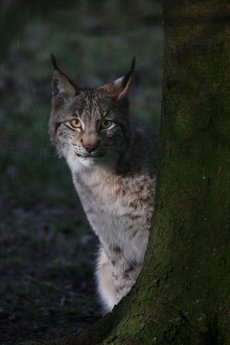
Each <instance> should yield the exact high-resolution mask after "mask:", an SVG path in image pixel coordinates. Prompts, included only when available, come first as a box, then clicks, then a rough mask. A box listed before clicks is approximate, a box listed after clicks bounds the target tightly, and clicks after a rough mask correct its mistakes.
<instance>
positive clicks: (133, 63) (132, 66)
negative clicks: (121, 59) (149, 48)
mask: <svg viewBox="0 0 230 345" xmlns="http://www.w3.org/2000/svg"><path fill="white" fill-rule="evenodd" d="M135 64H136V57H135V56H134V57H133V58H132V62H131V68H130V70H129V71H128V73H126V75H125V76H124V79H123V81H122V85H123V87H125V86H126V85H127V83H128V82H129V80H130V78H132V77H133V75H134V73H135V70H134V69H135Z"/></svg>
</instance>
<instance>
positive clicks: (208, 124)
mask: <svg viewBox="0 0 230 345" xmlns="http://www.w3.org/2000/svg"><path fill="white" fill-rule="evenodd" d="M164 30H165V36H164V39H165V53H164V81H163V109H162V125H161V142H162V145H161V152H160V162H159V165H160V168H159V176H158V190H157V205H156V212H155V216H154V219H153V227H152V232H151V236H150V241H149V246H148V251H147V255H146V260H145V265H144V269H143V271H142V273H141V275H140V278H139V279H138V282H137V284H136V286H135V287H134V289H133V290H132V291H131V293H130V294H129V295H128V296H127V297H126V298H125V299H124V300H123V301H122V303H120V304H119V305H118V306H117V307H116V308H115V309H114V312H113V313H112V314H110V315H107V316H106V317H104V318H103V319H101V320H100V321H99V322H97V323H96V324H94V325H93V326H92V327H90V328H89V329H88V331H87V332H85V333H82V334H81V335H70V336H69V337H66V338H63V339H59V340H54V341H51V342H49V343H48V344H49V345H54V344H55V345H67V344H68V345H74V344H78V345H80V344H84V345H88V344H90V345H92V344H95V345H96V344H113V345H136V344H147V345H148V344H156V345H169V344H173V345H182V344H186V345H190V344H191V345H195V344H205V345H206V344H207V345H211V344H218V345H219V344H222V345H223V344H224V345H227V344H230V326H229V325H230V294H229V286H230V267H229V257H230V247H229V244H230V235H229V225H230V103H229V102H230V91H229V90H230V5H229V3H227V1H220V0H210V1H207V0H204V1H200V0H199V1H192V0H190V1H189V0H187V1H182V0H177V1H176V0H165V1H164ZM30 344H31V345H32V344H33V343H30ZM37 345H38V344H37Z"/></svg>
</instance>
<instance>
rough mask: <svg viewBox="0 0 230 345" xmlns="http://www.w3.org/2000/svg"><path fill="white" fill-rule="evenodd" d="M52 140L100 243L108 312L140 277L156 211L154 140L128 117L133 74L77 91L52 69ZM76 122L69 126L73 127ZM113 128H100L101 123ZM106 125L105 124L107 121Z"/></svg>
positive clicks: (103, 293)
mask: <svg viewBox="0 0 230 345" xmlns="http://www.w3.org/2000/svg"><path fill="white" fill-rule="evenodd" d="M54 67H55V71H54V75H53V80H52V111H51V117H50V121H49V131H50V137H51V140H52V141H53V143H54V144H55V145H56V148H57V151H58V153H59V155H61V156H64V158H65V159H66V161H67V164H68V165H69V168H70V170H71V173H72V178H73V183H74V186H75V188H76V190H77V192H78V195H79V197H80V200H81V202H82V205H83V208H84V210H85V213H86V216H87V218H88V220H89V223H90V225H91V227H92V229H93V230H94V232H95V233H96V235H97V236H98V238H99V241H100V250H99V254H98V259H97V268H96V277H97V283H98V292H99V295H100V298H101V301H102V304H103V306H104V311H105V312H108V311H111V310H112V309H113V307H114V305H115V304H117V303H118V302H119V301H120V299H121V298H122V297H124V296H125V295H126V294H127V293H128V292H129V291H130V289H131V287H132V286H133V285H134V283H135V281H136V280H137V277H138V275H139V273H140V271H141V268H142V265H143V260H144V256H145V251H146V247H147V243H148V236H149V230H150V223H151V217H152V213H153V209H154V194H155V162H156V155H157V145H158V142H157V137H156V135H155V133H154V131H153V130H152V129H150V128H149V127H147V126H145V125H144V124H141V123H139V122H137V121H136V120H134V119H133V118H132V117H130V116H129V107H128V100H127V97H126V93H127V91H128V88H129V85H130V82H131V79H132V78H133V73H134V64H133V65H132V69H131V70H130V71H129V72H128V73H127V74H126V75H125V76H124V77H121V78H119V79H117V80H116V81H115V82H113V83H110V84H107V85H104V86H102V87H99V88H94V89H81V88H78V87H76V86H75V85H74V84H73V83H72V81H71V80H70V79H69V78H68V77H67V76H66V75H65V74H64V73H63V72H62V71H61V70H60V69H59V68H58V67H57V64H56V63H55V65H54ZM73 119H77V120H78V122H79V121H80V124H81V128H80V129H79V128H73V127H72V125H71V121H72V120H73ZM103 120H106V121H109V123H111V126H110V127H109V128H106V129H103V128H102V121H103ZM107 124H108V123H107Z"/></svg>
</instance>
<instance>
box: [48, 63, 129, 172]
mask: <svg viewBox="0 0 230 345" xmlns="http://www.w3.org/2000/svg"><path fill="white" fill-rule="evenodd" d="M52 61H53V66H54V74H53V79H52V110H51V116H50V121H49V133H50V137H51V140H52V142H53V143H54V144H55V146H56V148H57V151H58V153H59V155H61V156H62V155H63V156H64V157H65V158H66V160H67V162H68V164H69V165H71V167H72V168H73V167H76V169H80V168H81V167H83V166H86V167H91V166H96V165H101V164H103V165H106V164H108V165H109V164H116V161H117V160H118V159H119V157H120V156H121V155H122V154H124V153H125V150H126V149H127V147H128V146H129V141H130V139H131V128H130V121H129V111H128V100H127V97H126V95H127V92H128V89H129V86H130V84H131V81H132V79H133V75H134V66H135V59H134V58H133V60H132V65H131V69H130V70H129V72H128V73H126V74H125V75H124V76H123V77H121V78H119V79H116V80H115V81H114V82H111V83H109V84H106V85H103V86H101V87H98V88H79V87H77V86H76V85H75V84H74V83H73V82H72V81H71V80H70V79H69V77H67V75H66V74H64V73H63V72H62V71H61V70H60V69H59V68H58V67H57V63H56V61H55V59H54V57H53V56H52Z"/></svg>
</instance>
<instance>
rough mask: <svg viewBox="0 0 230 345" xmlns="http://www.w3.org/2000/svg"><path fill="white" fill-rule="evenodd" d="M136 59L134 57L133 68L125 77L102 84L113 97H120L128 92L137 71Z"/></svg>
mask: <svg viewBox="0 0 230 345" xmlns="http://www.w3.org/2000/svg"><path fill="white" fill-rule="evenodd" d="M135 61H136V59H135V57H133V58H132V63H131V68H130V70H129V72H128V73H126V74H125V75H124V76H123V77H120V78H118V79H116V80H115V81H113V82H112V83H109V84H106V85H103V86H101V88H102V89H104V90H106V91H107V92H108V93H109V94H110V95H111V96H112V98H114V99H119V98H121V97H122V96H125V95H126V94H127V92H128V90H129V87H130V85H131V82H132V80H133V77H134V73H135V71H134V68H135Z"/></svg>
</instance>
